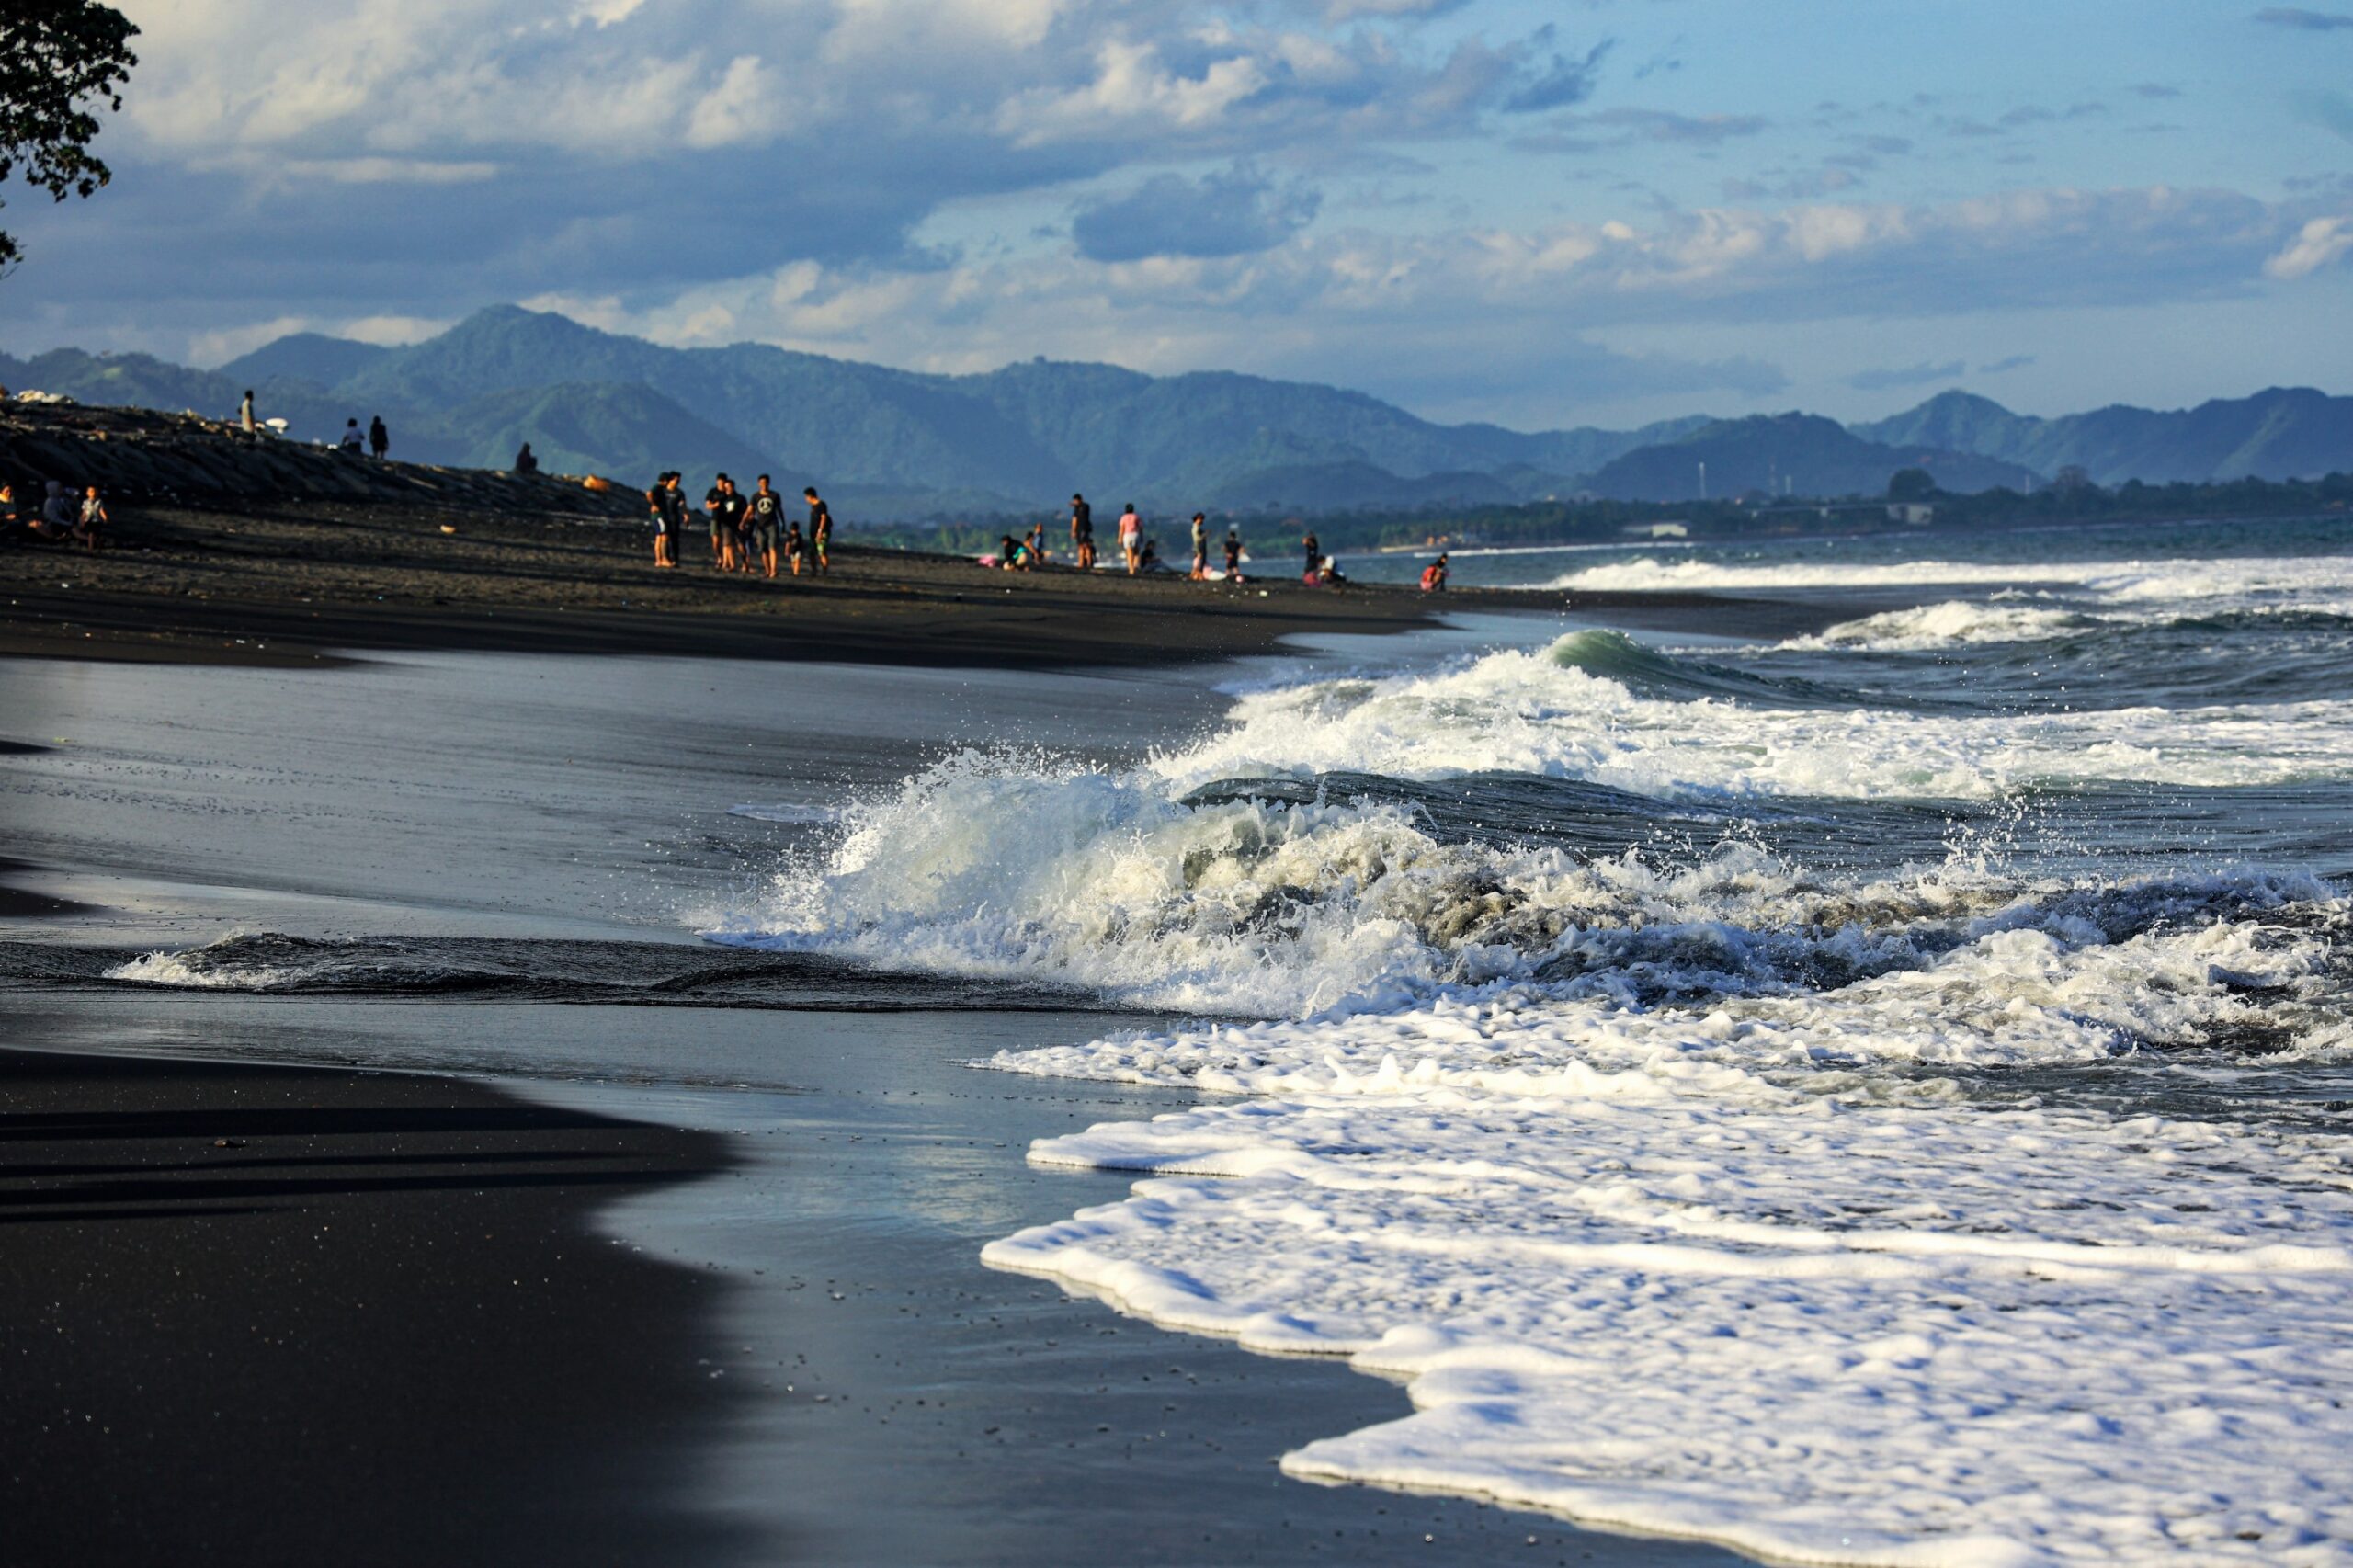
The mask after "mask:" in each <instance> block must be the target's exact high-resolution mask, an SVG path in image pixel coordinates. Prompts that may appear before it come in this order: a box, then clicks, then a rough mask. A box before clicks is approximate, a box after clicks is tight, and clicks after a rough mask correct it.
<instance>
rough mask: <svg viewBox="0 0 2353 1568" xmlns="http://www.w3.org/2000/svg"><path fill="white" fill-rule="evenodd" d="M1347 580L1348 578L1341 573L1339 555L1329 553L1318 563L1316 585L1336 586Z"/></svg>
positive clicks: (1320, 586)
mask: <svg viewBox="0 0 2353 1568" xmlns="http://www.w3.org/2000/svg"><path fill="white" fill-rule="evenodd" d="M1346 583H1347V578H1346V577H1343V576H1342V575H1340V562H1339V560H1338V558H1337V557H1335V556H1330V555H1327V556H1325V557H1324V559H1323V560H1322V561H1320V562H1317V563H1316V567H1315V585H1316V586H1317V587H1319V588H1336V587H1340V586H1342V585H1345V584H1346Z"/></svg>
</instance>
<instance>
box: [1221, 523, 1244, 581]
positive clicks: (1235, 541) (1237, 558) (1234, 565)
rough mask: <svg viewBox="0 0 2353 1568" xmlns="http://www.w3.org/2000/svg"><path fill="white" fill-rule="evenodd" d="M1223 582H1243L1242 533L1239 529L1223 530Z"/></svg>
mask: <svg viewBox="0 0 2353 1568" xmlns="http://www.w3.org/2000/svg"><path fill="white" fill-rule="evenodd" d="M1225 580H1226V581H1227V582H1229V583H1239V582H1242V581H1244V580H1245V579H1244V578H1243V575H1242V532H1241V530H1240V529H1239V528H1227V529H1226V530H1225Z"/></svg>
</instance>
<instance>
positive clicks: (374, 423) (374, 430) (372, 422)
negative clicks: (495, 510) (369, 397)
mask: <svg viewBox="0 0 2353 1568" xmlns="http://www.w3.org/2000/svg"><path fill="white" fill-rule="evenodd" d="M253 395H254V394H253V393H251V392H247V393H246V394H245V401H246V402H247V403H251V402H252V401H253ZM362 439H363V438H362V437H361V436H360V434H359V421H358V420H357V419H347V420H345V421H344V422H343V439H342V440H340V441H337V442H336V443H335V445H336V446H338V447H340V448H342V449H344V450H345V451H347V452H349V453H350V454H351V455H352V456H353V457H355V458H356V457H358V455H359V453H360V449H361V441H362ZM365 441H366V449H367V451H368V453H369V456H371V457H373V458H374V459H375V460H377V461H378V462H382V461H383V460H384V454H385V453H386V452H389V451H391V450H392V432H391V431H389V430H387V429H385V428H384V416H383V415H381V414H378V415H370V416H369V420H368V434H367V436H366V437H365ZM525 450H527V451H528V450H529V448H526V449H525Z"/></svg>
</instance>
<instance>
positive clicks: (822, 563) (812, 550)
mask: <svg viewBox="0 0 2353 1568" xmlns="http://www.w3.org/2000/svg"><path fill="white" fill-rule="evenodd" d="M801 499H802V500H804V501H806V502H808V503H809V555H810V559H811V562H812V565H813V570H814V571H815V572H816V573H817V574H819V575H820V576H822V575H824V573H825V571H826V569H827V568H828V567H829V566H830V565H831V564H832V562H830V561H828V559H827V558H826V551H829V550H830V549H831V548H832V547H833V542H834V514H833V513H832V512H831V511H829V510H827V509H826V506H825V504H824V502H823V501H821V500H819V499H818V498H817V487H816V486H815V485H811V486H810V487H809V488H808V489H806V490H803V491H802V492H801Z"/></svg>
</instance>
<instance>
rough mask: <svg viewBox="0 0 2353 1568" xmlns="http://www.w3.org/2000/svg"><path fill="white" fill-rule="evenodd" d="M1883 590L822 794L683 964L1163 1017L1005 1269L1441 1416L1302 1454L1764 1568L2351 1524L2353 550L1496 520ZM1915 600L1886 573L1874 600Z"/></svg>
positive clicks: (1555, 571)
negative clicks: (727, 959)
mask: <svg viewBox="0 0 2353 1568" xmlns="http://www.w3.org/2000/svg"><path fill="white" fill-rule="evenodd" d="M1510 559H1512V560H1513V561H1515V562H1517V563H1518V565H1517V569H1518V570H1520V571H1521V572H1523V573H1524V574H1528V575H1529V576H1531V577H1532V576H1536V575H1537V574H1542V575H1543V577H1545V578H1548V579H1549V580H1552V581H1555V582H1558V583H1560V584H1562V585H1565V586H1567V587H1569V588H1570V589H1571V590H1572V591H1573V592H1574V590H1576V589H1577V588H1580V587H1585V588H1599V587H1608V588H1643V587H1674V588H1680V589H1692V588H1697V589H1706V590H1712V591H1721V592H1725V593H1735V594H1739V593H1751V594H1753V593H1764V594H1769V595H1771V596H1774V597H1826V598H1827V599H1829V600H1830V601H1831V602H1834V603H1844V602H1852V603H1854V604H1855V605H1856V607H1857V608H1858V613H1856V614H1854V615H1853V616H1851V617H1850V618H1847V619H1842V620H1839V621H1837V622H1836V624H1834V625H1832V626H1831V627H1830V629H1829V630H1828V631H1824V632H1823V633H1820V634H1818V635H1814V636H1810V637H1807V638H1804V639H1802V640H1797V641H1792V642H1784V643H1779V644H1773V645H1762V644H1753V645H1727V644H1725V643H1723V642H1721V641H1719V640H1712V639H1711V640H1706V641H1704V642H1702V641H1701V640H1697V639H1694V640H1692V642H1691V643H1690V644H1688V645H1684V644H1678V642H1677V639H1676V638H1675V637H1674V636H1673V635H1672V634H1655V635H1652V636H1648V637H1646V638H1644V639H1643V640H1640V641H1637V640H1636V639H1634V638H1631V637H1629V636H1627V635H1624V634H1622V633H1620V632H1618V631H1612V630H1610V629H1608V628H1607V627H1604V626H1591V627H1583V628H1579V629H1576V630H1572V631H1566V632H1564V633H1563V634H1560V635H1557V636H1553V637H1552V638H1550V639H1549V640H1547V641H1543V642H1539V643H1537V644H1536V645H1531V646H1519V647H1505V648H1496V649H1494V650H1491V651H1487V652H1483V653H1453V654H1450V655H1449V656H1447V657H1445V658H1443V659H1442V660H1439V661H1438V662H1437V663H1436V664H1434V665H1408V666H1405V667H1387V668H1375V669H1370V670H1364V671H1355V672H1346V673H1334V672H1331V671H1328V670H1325V671H1315V672H1307V673H1301V674H1298V675H1296V676H1293V677H1290V678H1283V679H1279V680H1272V681H1259V682H1256V683H1251V684H1250V685H1248V686H1247V687H1246V688H1237V689H1235V690H1234V691H1233V693H1232V694H1231V699H1230V704H1229V707H1228V709H1227V711H1226V712H1225V714H1224V716H1223V718H1222V722H1218V723H1216V724H1213V725H1211V726H1210V727H1209V728H1207V729H1206V730H1205V731H1203V732H1201V733H1198V734H1196V735H1195V736H1193V737H1191V738H1189V739H1188V740H1186V741H1184V742H1183V743H1181V744H1165V745H1163V746H1161V747H1159V748H1157V749H1154V750H1152V751H1151V752H1150V753H1149V754H1148V755H1147V756H1143V757H1142V759H1140V760H1137V761H1133V762H1129V763H1123V764H1120V765H1117V766H1106V765H1103V764H1101V763H1098V762H1090V761H1086V760H1084V759H1074V758H1067V757H1063V756H1056V755H1054V754H1053V753H1052V752H1051V750H1050V749H1049V750H1026V751H1015V750H1006V749H1001V748H975V749H970V750H965V751H962V752H959V753H956V754H954V755H950V756H944V757H942V758H940V759H938V760H937V761H935V762H933V763H932V764H931V765H930V766H927V767H924V768H922V769H920V770H918V771H915V772H914V773H913V774H911V775H910V776H909V777H907V778H904V780H902V781H901V782H899V783H898V784H896V785H895V786H894V787H892V788H888V789H884V790H876V791H872V792H870V793H868V794H865V795H862V796H860V797H859V798H858V799H857V800H855V801H851V802H848V803H847V808H846V810H845V812H844V813H843V816H842V819H841V821H840V824H838V827H837V829H836V830H835V832H834V833H832V834H831V835H826V836H825V837H824V838H823V839H822V840H819V841H816V842H814V843H813V845H812V846H810V847H809V848H808V849H807V850H806V851H805V852H804V853H802V854H801V855H799V856H797V857H794V858H790V859H789V860H788V862H787V863H785V864H783V865H781V866H780V867H779V868H778V869H776V870H775V871H774V872H773V873H772V874H771V875H770V876H769V877H768V879H767V881H766V883H765V884H764V885H763V886H760V887H758V888H757V889H756V890H753V891H752V892H751V893H750V895H749V896H747V897H746V898H745V899H744V900H743V901H742V902H741V903H739V904H738V905H737V906H736V907H735V908H733V909H732V910H731V911H730V912H729V913H728V915H727V917H726V918H725V919H724V920H722V921H720V922H718V923H716V924H715V926H714V928H713V930H712V931H711V933H710V935H711V939H712V940H714V941H716V942H719V943H722V944H723V945H726V946H730V947H733V948H737V949H745V950H747V951H753V952H769V953H776V952H786V953H797V954H815V955H823V956H825V957H828V958H832V959H836V960H847V961H851V962H854V963H858V964H864V965H869V966H877V967H888V968H895V969H905V970H913V971H919V972H922V973H926V974H929V975H933V976H937V977H943V978H952V979H954V980H957V981H960V982H962V983H992V982H994V983H1008V984H1019V985H1029V986H1039V987H1047V988H1052V989H1054V990H1057V991H1063V990H1067V991H1074V992H1078V993H1083V994H1090V995H1093V996H1096V997H1098V998H1100V999H1102V1000H1103V1001H1104V1002H1105V1003H1107V1004H1108V1005H1116V1006H1126V1007H1132V1008H1139V1009H1145V1010H1150V1011H1154V1012H1157V1013H1161V1014H1165V1015H1171V1016H1173V1017H1175V1019H1176V1021H1175V1022H1173V1023H1170V1024H1168V1025H1165V1026H1159V1027H1151V1028H1123V1029H1118V1030H1108V1031H1106V1032H1104V1033H1103V1034H1101V1035H1100V1036H1099V1037H1098V1038H1096V1039H1093V1040H1086V1041H1083V1042H1078V1043H1064V1044H1058V1045H1054V1046H1051V1047H1046V1048H1040V1049H1001V1050H999V1051H995V1052H993V1053H989V1054H987V1055H986V1056H985V1057H983V1059H981V1061H980V1063H979V1064H980V1065H982V1066H983V1067H985V1068H987V1069H990V1070H993V1071H996V1072H1001V1073H1004V1074H1015V1075H1023V1076H1028V1077H1033V1078H1044V1079H1080V1080H1104V1081H1111V1082H1117V1083H1123V1084H1129V1085H1160V1086H1178V1087H1184V1088H1188V1089H1191V1090H1194V1091H1197V1092H1200V1093H1202V1094H1203V1095H1204V1096H1205V1097H1204V1098H1203V1099H1202V1100H1201V1102H1200V1103H1199V1104H1196V1105H1191V1106H1188V1107H1184V1108H1175V1109H1171V1110H1168V1111H1166V1112H1164V1113H1163V1114H1160V1115H1157V1116H1154V1117H1151V1118H1149V1119H1128V1120H1113V1121H1108V1122H1105V1123H1103V1124H1100V1125H1096V1126H1093V1127H1089V1128H1086V1129H1085V1130H1083V1131H1071V1132H1068V1133H1064V1134H1061V1135H1057V1136H1052V1137H1048V1138H1044V1139H1041V1140H1039V1141H1037V1142H1034V1143H1033V1145H1032V1146H1031V1148H1030V1150H1029V1159H1030V1160H1031V1161H1032V1162H1034V1163H1036V1164H1038V1165H1044V1166H1049V1167H1078V1168H1087V1169H1093V1170H1098V1171H1116V1172H1126V1173H1132V1174H1133V1175H1134V1176H1135V1177H1136V1178H1137V1179H1136V1181H1135V1184H1134V1186H1133V1187H1132V1190H1131V1193H1130V1194H1129V1195H1128V1196H1126V1197H1124V1198H1122V1199H1120V1200H1119V1201H1116V1202H1110V1203H1103V1204H1097V1205H1095V1206H1093V1207H1088V1208H1086V1209H1084V1210H1080V1211H1078V1212H1076V1213H1075V1214H1074V1215H1072V1216H1071V1217H1069V1218H1067V1219H1063V1220H1061V1221H1054V1222H1051V1223H1045V1224H1040V1225H1034V1226H1031V1227H1029V1228H1026V1229H1023V1230H1020V1231H1018V1232H1017V1233H1012V1234H1009V1235H1006V1236H1005V1237H1003V1238H1001V1239H999V1240H997V1241H995V1242H994V1243H993V1244H990V1245H989V1247H988V1248H987V1249H986V1252H985V1255H984V1256H986V1258H987V1260H988V1261H989V1262H990V1263H991V1264H993V1265H995V1266H996V1267H1002V1268H1006V1269H1014V1270H1023V1271H1029V1272H1034V1273H1039V1274H1043V1275H1047V1276H1051V1277H1052V1278H1057V1279H1060V1280H1063V1281H1066V1282H1068V1283H1070V1284H1072V1285H1074V1286H1076V1287H1083V1288H1085V1289H1086V1290H1091V1291H1094V1292H1097V1293H1099V1294H1101V1295H1102V1296H1104V1297H1105V1298H1106V1299H1108V1300H1109V1301H1112V1302H1114V1303H1116V1304H1117V1305H1118V1306H1119V1307H1120V1309H1121V1310H1122V1311H1124V1312H1131V1313H1133V1314H1136V1315H1138V1316H1141V1317H1143V1318H1147V1319H1149V1320H1151V1321H1153V1322H1155V1323H1158V1324H1164V1325H1166V1326H1168V1327H1171V1328H1176V1329H1183V1330H1188V1331H1191V1332H1195V1333H1205V1334H1213V1335H1229V1336H1232V1337H1233V1338H1235V1339H1237V1340H1239V1341H1241V1342H1242V1343H1243V1344H1245V1346H1253V1347H1256V1348H1260V1349H1265V1350H1270V1351H1286V1352H1311V1353H1315V1352H1320V1353H1325V1354H1329V1355H1333V1356H1345V1357H1347V1358H1350V1360H1351V1362H1352V1364H1354V1365H1355V1366H1357V1367H1358V1368H1360V1369H1364V1370H1366V1371H1369V1372H1376V1373H1381V1374H1386V1375H1390V1376H1394V1377H1400V1378H1404V1379H1406V1380H1408V1386H1409V1392H1410V1394H1411V1397H1412V1400H1413V1403H1414V1411H1413V1413H1412V1414H1411V1415H1406V1416H1404V1417H1403V1418H1400V1419H1396V1420H1392V1421H1388V1422H1384V1423H1381V1424H1377V1425H1373V1426H1368V1427H1364V1428H1360V1429H1357V1430H1347V1431H1340V1430H1336V1431H1333V1432H1332V1433H1330V1434H1329V1435H1328V1436H1325V1437H1320V1438H1319V1439H1317V1440H1315V1441H1313V1442H1309V1443H1306V1444H1303V1445H1302V1446H1301V1447H1299V1448H1297V1449H1293V1450H1291V1451H1290V1452H1289V1453H1288V1454H1286V1455H1285V1456H1284V1458H1283V1460H1282V1463H1283V1465H1284V1467H1285V1469H1286V1470H1287V1471H1290V1472H1291V1473H1293V1474H1297V1475H1301V1476H1306V1477H1312V1478H1317V1479H1324V1480H1332V1481H1348V1482H1358V1483H1373V1484H1377V1485H1382V1486H1390V1487H1397V1488H1404V1489H1427V1490H1437V1491H1449V1492H1462V1493H1469V1494H1478V1495H1482V1496H1487V1497H1493V1498H1497V1499H1501V1500H1504V1501H1506V1502H1510V1503H1515V1504H1520V1505H1525V1506H1536V1507H1544V1508H1551V1509H1555V1510H1558V1511H1561V1512H1563V1513H1566V1514H1568V1515H1571V1516H1573V1517H1575V1518H1578V1519H1580V1520H1584V1521H1586V1522H1591V1523H1599V1524H1604V1525H1609V1526H1615V1527H1622V1528H1630V1529H1637V1530H1643V1531H1652V1532H1659V1533H1664V1534H1669V1535H1682V1536H1693V1537H1699V1538H1704V1539H1708V1540H1715V1541H1719V1542H1722V1543H1725V1544H1729V1545H1731V1546H1733V1547H1734V1548H1736V1549H1739V1550H1742V1551H1748V1552H1752V1553H1755V1554H1757V1555H1759V1556H1765V1557H1770V1558H1776V1559H1786V1560H1790V1561H1802V1562H1842V1563H1843V1562H1851V1563H1889V1564H2001V1565H2009V1564H2030V1563H2031V1564H2040V1563H2051V1564H2058V1563H2076V1562H2198V1563H2217V1562H2266V1563H2282V1562H2286V1563H2313V1564H2318V1563H2341V1562H2353V1479H2349V1477H2353V1472H2348V1471H2347V1466H2346V1464H2345V1462H2344V1455H2345V1454H2346V1453H2347V1452H2348V1451H2353V1333H2348V1330H2353V1169H2348V1166H2347V1160H2346V1153H2347V1144H2346V1141H2345V1136H2344V1135H2345V1132H2346V1131H2347V1127H2348V1126H2353V1071H2348V1062H2353V1027H2348V1026H2353V989H2349V987H2348V980H2349V979H2353V967H2348V961H2349V960H2353V903H2348V901H2347V886H2346V882H2345V880H2344V879H2345V877H2346V875H2347V872H2348V870H2353V838H2348V835H2347V828H2346V824H2347V820H2348V809H2353V723H2348V721H2353V694H2348V692H2347V671H2348V662H2353V527H2348V525H2347V523H2345V522H2343V521H2323V522H2316V523H2309V524H2297V525H2287V526H2279V527H2270V528H2225V527H2212V528H2173V529H2167V530H2161V531H2143V532H2141V533H2137V534H2131V535H2127V534H2125V533H2123V532H2121V531H2118V532H2111V533H2101V534H2075V535H2062V534H2044V535H2037V536H2010V537H2002V538H1991V539H1981V540H1975V541H1956V540H1944V539H1927V538H1924V539H1919V540H1902V541H1898V542H1897V543H1895V544H1893V545H1891V544H1874V545H1871V546H1869V547H1855V546H1851V545H1847V544H1838V545H1824V546H1812V547H1798V548H1779V549H1772V548H1758V549H1753V550H1745V551H1678V552H1675V553H1674V554H1672V555H1661V554H1657V553H1655V552H1652V553H1645V554H1641V555H1632V556H1625V557H1621V558H1617V559H1591V558H1586V559H1582V560H1580V559H1576V558H1568V559H1569V563H1568V564H1566V565H1563V562H1562V560H1559V559H1554V560H1546V559H1544V558H1540V557H1533V556H1523V557H1516V558H1510ZM1890 597H1895V598H1898V599H1902V600H1905V601H1908V602H1904V603H1901V604H1897V605H1894V606H1892V607H1887V608H1870V607H1872V606H1886V605H1887V601H1888V599H1889V598H1890Z"/></svg>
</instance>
